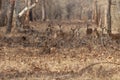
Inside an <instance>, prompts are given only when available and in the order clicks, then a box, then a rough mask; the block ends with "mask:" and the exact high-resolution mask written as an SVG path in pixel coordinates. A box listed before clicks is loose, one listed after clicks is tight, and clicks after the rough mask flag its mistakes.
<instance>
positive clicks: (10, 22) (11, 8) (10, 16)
mask: <svg viewBox="0 0 120 80" xmlns="http://www.w3.org/2000/svg"><path fill="white" fill-rule="evenodd" d="M14 6H15V0H10V12H9V17H8V24H7V31H6V33H10V32H11V28H12V20H13V12H14Z"/></svg>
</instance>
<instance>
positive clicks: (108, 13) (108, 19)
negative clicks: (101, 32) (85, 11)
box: [107, 0, 111, 34]
mask: <svg viewBox="0 0 120 80" xmlns="http://www.w3.org/2000/svg"><path fill="white" fill-rule="evenodd" d="M107 28H108V31H107V32H108V34H111V0H108V10H107Z"/></svg>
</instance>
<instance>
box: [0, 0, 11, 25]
mask: <svg viewBox="0 0 120 80" xmlns="http://www.w3.org/2000/svg"><path fill="white" fill-rule="evenodd" d="M8 5H9V1H8V0H1V9H0V26H4V25H6V23H7V10H8Z"/></svg>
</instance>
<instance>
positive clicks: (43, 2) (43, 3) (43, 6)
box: [41, 0, 45, 21]
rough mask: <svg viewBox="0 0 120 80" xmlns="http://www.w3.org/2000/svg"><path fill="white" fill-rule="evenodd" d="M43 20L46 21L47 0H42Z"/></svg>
mask: <svg viewBox="0 0 120 80" xmlns="http://www.w3.org/2000/svg"><path fill="white" fill-rule="evenodd" d="M41 7H42V21H45V0H42V5H41Z"/></svg>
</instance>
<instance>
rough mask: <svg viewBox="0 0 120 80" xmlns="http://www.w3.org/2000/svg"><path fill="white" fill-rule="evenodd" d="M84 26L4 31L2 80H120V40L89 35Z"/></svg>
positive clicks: (1, 35)
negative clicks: (7, 32)
mask: <svg viewBox="0 0 120 80" xmlns="http://www.w3.org/2000/svg"><path fill="white" fill-rule="evenodd" d="M85 30H86V28H85V25H84V24H81V23H74V24H70V23H64V24H63V23H62V25H61V24H59V23H55V24H54V23H36V22H35V23H30V26H25V27H22V29H21V30H20V31H19V32H17V31H15V29H13V31H12V33H10V34H5V32H4V31H5V28H4V27H1V28H0V80H120V76H119V75H120V39H116V40H113V39H111V38H109V37H108V36H104V37H98V35H96V34H94V33H93V34H91V35H86V34H85Z"/></svg>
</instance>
